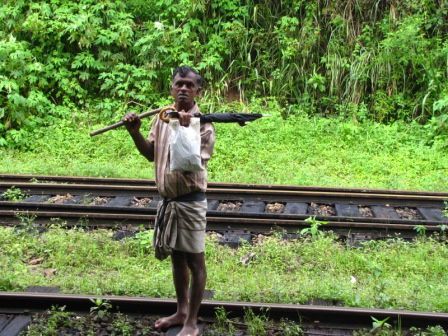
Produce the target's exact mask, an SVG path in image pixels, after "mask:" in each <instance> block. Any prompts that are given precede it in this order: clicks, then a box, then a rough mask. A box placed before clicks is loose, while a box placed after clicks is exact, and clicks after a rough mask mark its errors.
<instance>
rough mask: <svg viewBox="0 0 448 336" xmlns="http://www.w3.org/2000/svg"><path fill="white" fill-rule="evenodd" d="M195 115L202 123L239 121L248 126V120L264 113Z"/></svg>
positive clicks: (252, 119) (173, 114) (173, 115)
mask: <svg viewBox="0 0 448 336" xmlns="http://www.w3.org/2000/svg"><path fill="white" fill-rule="evenodd" d="M167 114H168V115H169V116H170V117H173V118H178V117H179V114H178V113H177V112H170V113H167ZM195 117H199V119H200V120H201V123H208V122H217V123H238V124H239V125H240V126H246V123H247V122H250V121H254V120H257V119H259V118H261V117H263V115H262V114H261V113H210V114H203V115H195Z"/></svg>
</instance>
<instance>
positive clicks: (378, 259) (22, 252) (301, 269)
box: [0, 227, 448, 312]
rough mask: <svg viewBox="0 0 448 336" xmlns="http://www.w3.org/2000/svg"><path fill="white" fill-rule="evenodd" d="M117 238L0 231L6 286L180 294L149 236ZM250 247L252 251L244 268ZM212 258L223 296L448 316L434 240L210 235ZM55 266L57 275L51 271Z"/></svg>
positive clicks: (446, 255)
mask: <svg viewBox="0 0 448 336" xmlns="http://www.w3.org/2000/svg"><path fill="white" fill-rule="evenodd" d="M111 235H112V232H111V231H105V230H99V231H94V232H89V233H86V232H83V231H82V230H64V229H60V228H52V229H50V230H49V231H48V232H46V233H44V234H42V235H40V236H38V235H31V234H25V233H23V232H22V233H18V232H17V231H15V230H14V229H13V228H5V227H3V228H0V246H2V248H1V250H0V267H1V269H2V272H1V273H0V290H21V289H24V288H26V287H27V286H34V285H40V286H58V287H60V288H61V290H62V291H63V292H73V293H88V294H119V295H122V294H127V295H147V296H155V297H174V288H173V285H172V282H171V265H170V262H169V260H165V261H163V262H159V261H158V260H156V259H155V258H154V256H153V252H152V249H151V248H150V241H151V234H142V235H140V237H139V238H130V239H127V240H125V241H121V242H117V241H113V240H111ZM251 253H252V254H253V255H254V257H253V258H252V259H251V261H250V262H249V263H248V264H243V263H242V262H241V260H242V258H243V257H244V256H247V255H248V254H251ZM206 255H207V257H206V258H207V266H208V281H207V288H208V289H212V290H214V293H215V296H214V299H217V300H242V301H262V302H285V303H307V302H309V300H312V299H324V300H333V301H339V302H341V303H343V304H344V305H347V306H358V307H377V308H400V309H411V310H427V311H441V312H448V297H447V296H446V295H445V294H444V293H447V292H448V272H447V269H448V247H447V245H446V243H444V242H437V241H435V240H433V239H417V240H416V241H415V242H413V243H408V242H404V241H401V240H393V241H383V242H370V243H367V244H365V245H364V246H362V247H360V248H349V247H345V246H343V245H341V244H340V243H338V242H337V241H336V240H335V239H334V238H333V237H332V236H328V235H325V236H321V237H318V238H316V239H300V240H292V241H283V240H281V239H279V238H276V237H275V235H274V236H272V237H266V238H265V239H263V240H261V241H259V242H258V243H256V244H255V245H253V246H252V245H248V244H247V245H243V246H242V247H241V248H239V249H237V250H235V249H231V248H228V247H224V246H221V245H219V244H217V242H216V240H215V238H214V237H213V236H209V237H208V238H207V244H206ZM38 258H42V259H38ZM36 259H37V260H39V262H37V264H36V265H31V264H33V262H31V260H36ZM34 263H35V262H34ZM49 269H52V270H53V271H55V273H54V274H53V273H52V272H53V271H51V272H49V274H47V275H45V270H47V273H48V270H49Z"/></svg>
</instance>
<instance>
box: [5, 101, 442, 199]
mask: <svg viewBox="0 0 448 336" xmlns="http://www.w3.org/2000/svg"><path fill="white" fill-rule="evenodd" d="M227 108H230V107H227ZM248 108H249V109H251V110H254V111H261V112H264V113H270V114H271V115H272V116H271V117H269V118H263V119H262V120H257V121H255V122H253V123H251V124H249V125H247V126H245V127H240V126H238V125H233V124H232V125H229V124H217V125H216V131H217V143H216V147H215V153H214V157H213V158H212V160H211V161H210V165H209V176H210V180H211V181H215V182H240V183H267V184H293V185H318V186H345V187H362V188H386V189H418V190H428V191H429V190H438V191H448V155H447V150H446V149H443V148H442V147H437V146H433V147H431V146H428V145H426V144H425V138H426V135H425V129H424V128H423V127H421V126H419V125H417V124H411V125H409V124H408V125H406V124H404V123H395V124H392V125H384V124H377V123H370V122H368V123H363V124H358V123H355V122H352V121H343V120H339V119H327V118H319V117H314V118H310V117H307V116H304V115H298V116H291V117H289V118H288V119H287V120H284V119H282V118H281V117H280V112H279V110H278V107H277V106H260V105H259V104H255V105H253V106H252V107H251V106H249V107H248ZM88 119H89V117H88V115H85V116H81V117H79V116H78V120H77V121H76V122H69V121H64V122H62V123H61V124H56V125H53V126H51V127H49V128H47V129H45V130H42V129H41V130H37V131H36V133H35V134H31V135H30V136H32V137H33V138H34V141H33V143H32V145H31V148H30V149H29V150H27V151H18V150H7V149H1V156H0V172H1V173H34V174H56V175H87V176H104V177H129V178H131V177H134V178H153V177H154V172H153V165H152V163H149V162H147V161H146V160H145V159H144V158H143V157H141V156H140V155H139V154H138V152H137V150H136V149H135V148H134V145H133V143H132V140H131V139H130V137H129V136H128V134H127V132H126V131H125V130H123V129H121V130H115V131H111V132H109V133H106V134H103V135H99V136H96V137H94V138H90V137H89V135H88V133H89V131H92V130H94V129H96V128H98V127H100V126H101V125H88V124H87V121H86V120H88ZM74 125H76V126H74ZM148 130H149V122H148V121H146V122H145V124H144V126H143V133H145V134H146V133H147V132H148Z"/></svg>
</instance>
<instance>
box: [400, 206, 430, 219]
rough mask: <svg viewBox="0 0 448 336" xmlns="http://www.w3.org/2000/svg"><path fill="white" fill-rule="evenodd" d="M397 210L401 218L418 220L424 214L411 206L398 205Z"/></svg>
mask: <svg viewBox="0 0 448 336" xmlns="http://www.w3.org/2000/svg"><path fill="white" fill-rule="evenodd" d="M395 211H396V212H397V213H398V216H400V218H401V219H409V220H418V219H423V217H422V215H421V214H420V213H419V212H418V210H417V209H416V208H410V207H396V208H395Z"/></svg>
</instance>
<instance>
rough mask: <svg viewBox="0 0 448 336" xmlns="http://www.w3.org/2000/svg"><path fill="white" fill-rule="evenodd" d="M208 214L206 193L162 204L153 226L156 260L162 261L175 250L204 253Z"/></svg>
mask: <svg viewBox="0 0 448 336" xmlns="http://www.w3.org/2000/svg"><path fill="white" fill-rule="evenodd" d="M206 213H207V200H206V198H205V194H204V193H191V194H188V195H183V196H180V197H178V198H175V199H164V200H163V201H161V202H160V203H159V205H158V208H157V216H156V222H155V226H154V240H153V244H154V249H155V256H156V258H157V259H160V260H163V259H165V258H167V257H168V256H169V255H170V254H171V253H172V250H176V251H182V252H189V253H201V252H204V249H205V227H206Z"/></svg>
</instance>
